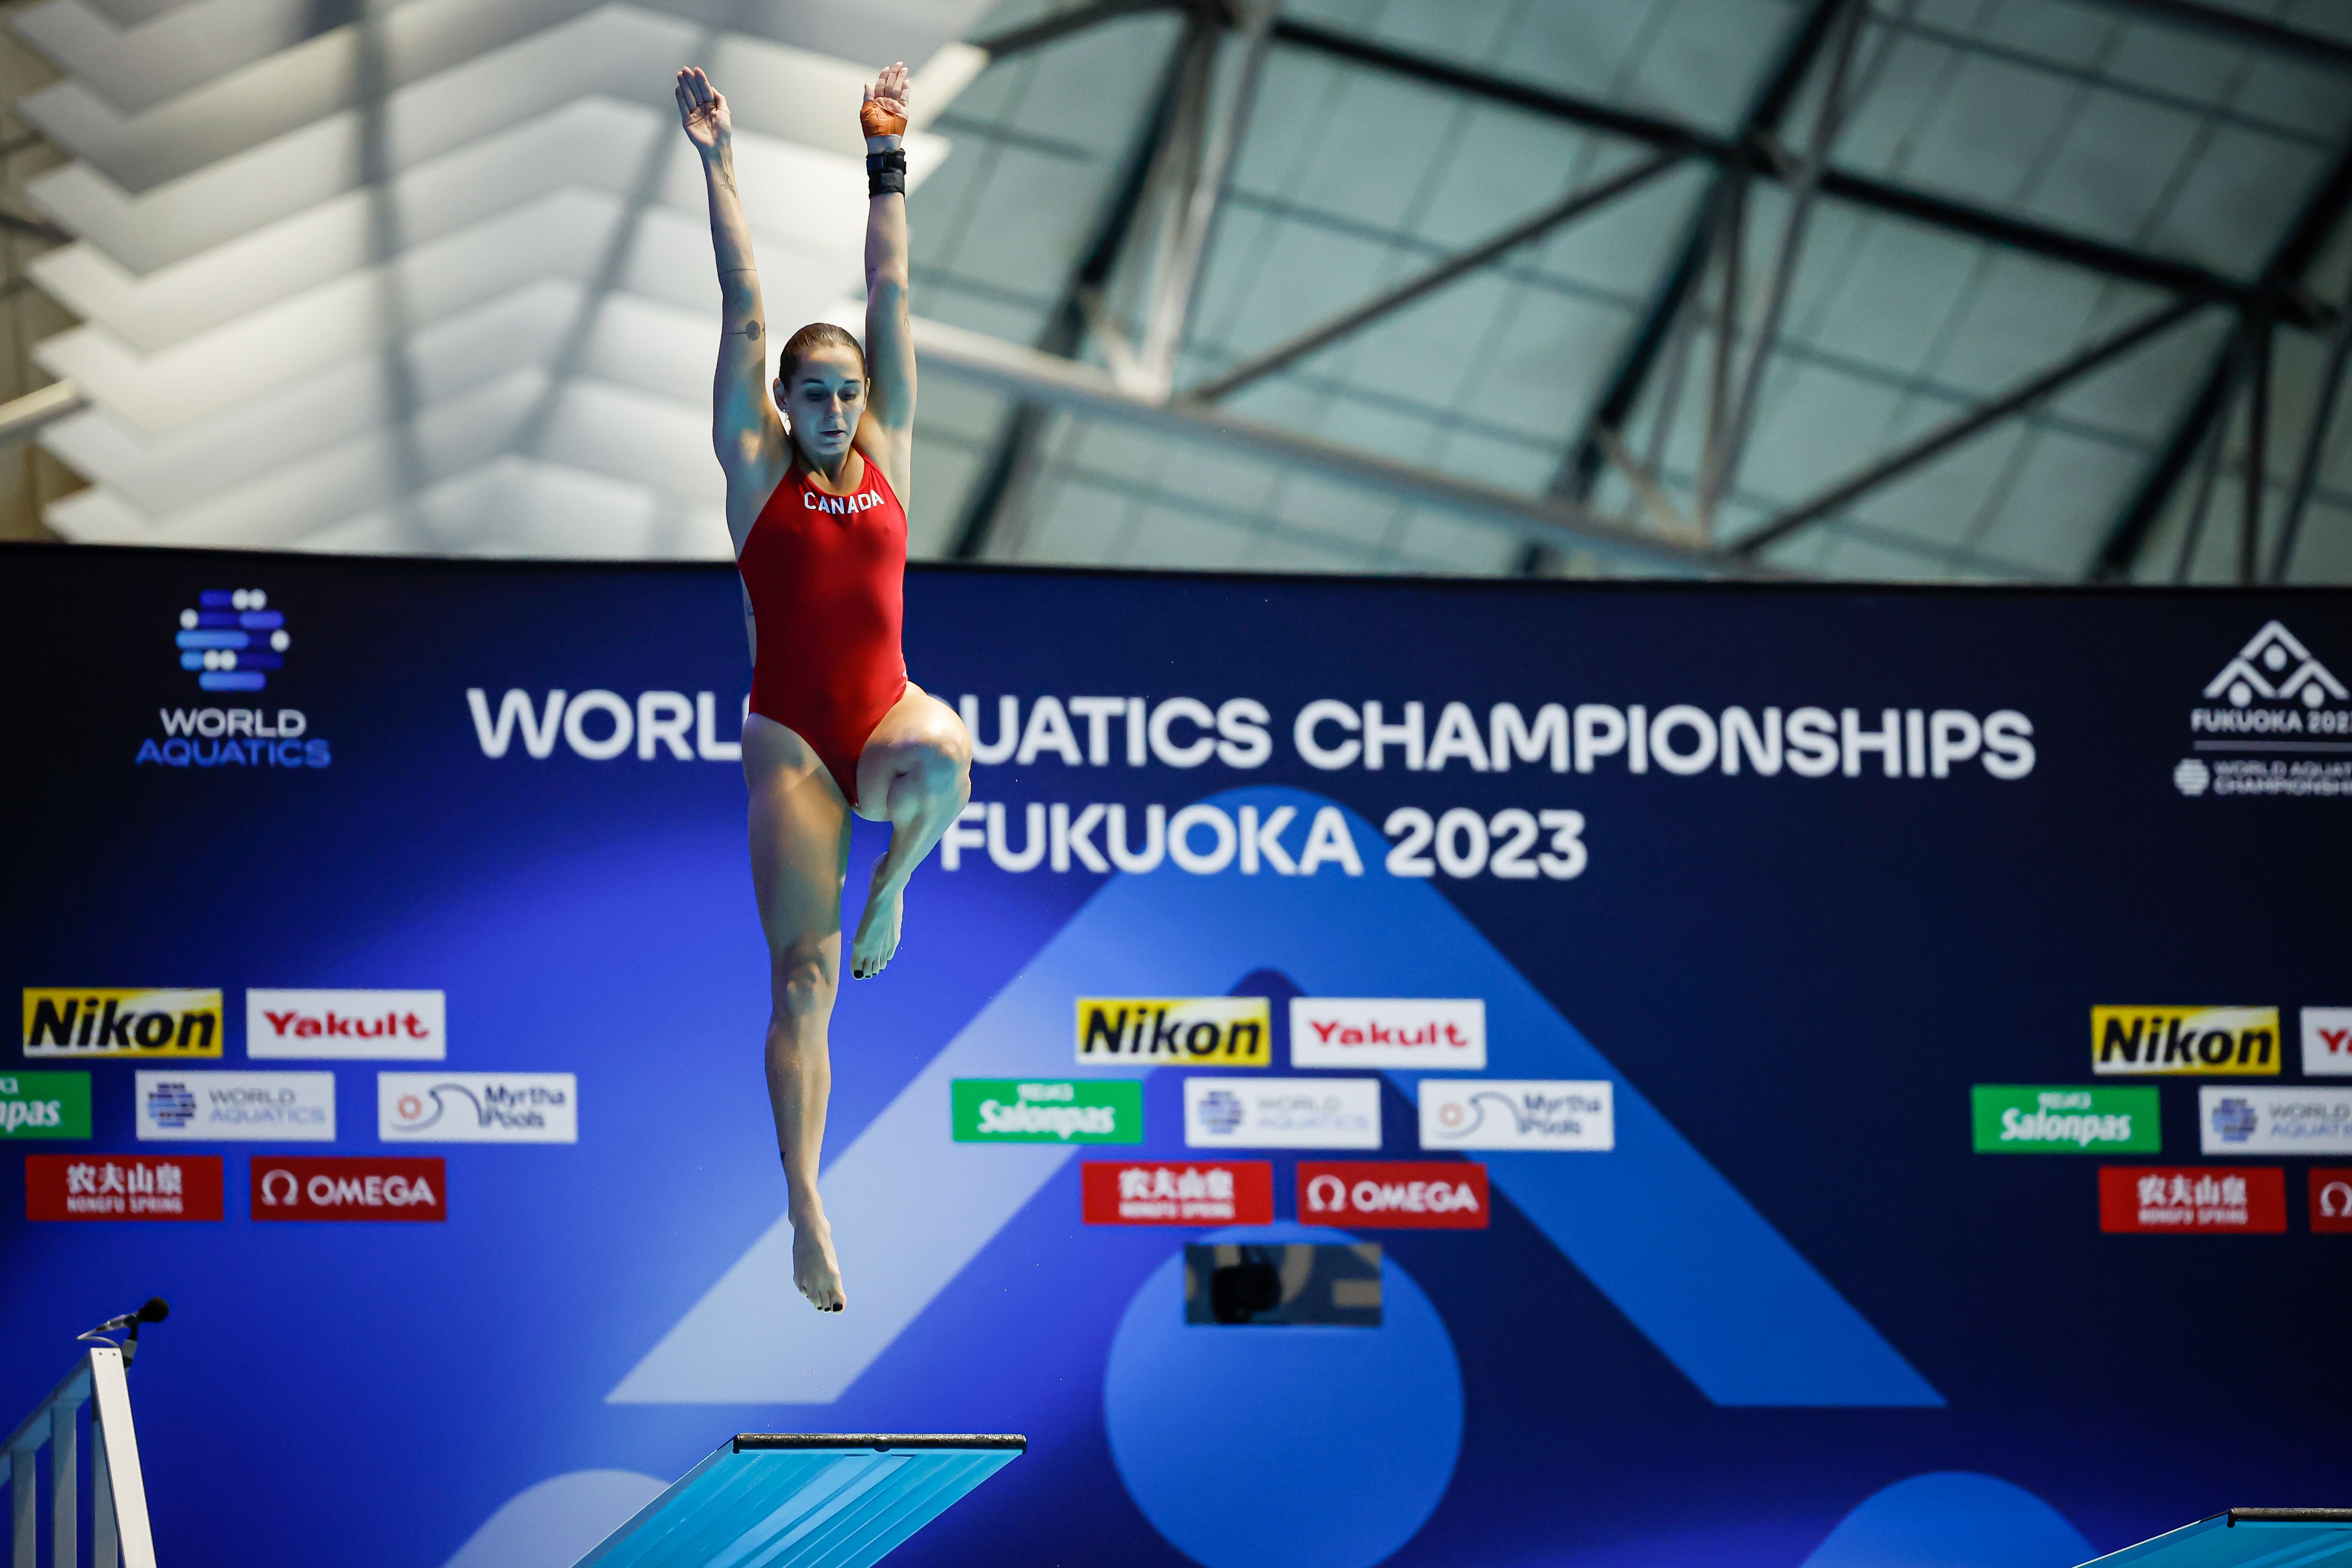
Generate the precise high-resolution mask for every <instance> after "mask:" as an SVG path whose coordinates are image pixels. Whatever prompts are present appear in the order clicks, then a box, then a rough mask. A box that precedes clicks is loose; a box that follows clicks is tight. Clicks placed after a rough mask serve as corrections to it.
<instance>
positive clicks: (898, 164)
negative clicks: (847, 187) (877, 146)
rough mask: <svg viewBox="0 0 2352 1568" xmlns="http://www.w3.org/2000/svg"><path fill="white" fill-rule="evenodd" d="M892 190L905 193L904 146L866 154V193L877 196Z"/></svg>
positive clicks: (905, 163)
mask: <svg viewBox="0 0 2352 1568" xmlns="http://www.w3.org/2000/svg"><path fill="white" fill-rule="evenodd" d="M892 191H896V192H898V195H902V196H903V195H906V194H907V150H906V149H905V148H904V147H893V148H891V149H890V150H889V151H888V152H887V153H866V195H869V196H879V195H888V194H889V193H890V192H892Z"/></svg>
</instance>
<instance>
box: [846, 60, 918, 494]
mask: <svg viewBox="0 0 2352 1568" xmlns="http://www.w3.org/2000/svg"><path fill="white" fill-rule="evenodd" d="M907 94H908V81H907V68H906V67H905V66H904V65H894V66H892V67H891V68H889V69H887V70H886V71H884V72H883V73H882V74H881V76H880V77H879V78H877V79H876V80H875V82H874V85H873V86H871V87H869V88H867V89H866V101H865V102H863V103H862V104H860V105H859V106H858V110H857V120H858V126H859V129H861V130H862V131H864V132H865V133H866V168H867V170H868V176H869V184H870V186H871V189H872V195H869V196H868V197H867V199H866V375H867V377H868V380H869V383H870V386H869V391H868V393H867V398H866V417H865V419H864V420H863V421H861V422H860V424H859V426H858V447H859V449H860V450H862V451H864V452H865V453H866V455H867V456H869V457H871V458H874V459H875V460H876V461H877V462H879V463H880V464H881V465H882V471H883V473H884V474H885V475H887V477H888V478H889V480H890V484H891V487H892V488H893V489H896V490H897V491H898V494H899V495H901V496H904V495H905V494H906V493H907V489H908V481H909V480H910V479H912V478H913V474H912V469H913V467H914V460H913V455H914V444H915V340H914V335H913V332H912V331H911V329H910V328H909V326H908V310H907V287H908V284H907V196H906V153H905V150H904V149H905V138H906V133H907ZM893 174H895V175H896V178H895V179H893V178H891V177H890V176H891V175H893ZM894 185H895V187H896V188H895V189H893V188H887V187H890V186H894Z"/></svg>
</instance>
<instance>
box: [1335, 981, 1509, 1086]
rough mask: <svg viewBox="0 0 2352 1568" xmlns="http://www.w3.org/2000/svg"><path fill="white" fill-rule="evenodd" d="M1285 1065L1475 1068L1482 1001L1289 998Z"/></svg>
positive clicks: (1482, 1029) (1482, 1046)
mask: <svg viewBox="0 0 2352 1568" xmlns="http://www.w3.org/2000/svg"><path fill="white" fill-rule="evenodd" d="M1290 1065H1291V1066H1292V1067H1295V1068H1422V1069H1423V1070H1426V1071H1431V1072H1475V1071H1476V1070H1478V1069H1479V1068H1484V1067H1485V1066H1486V1003H1485V1002H1484V1001H1481V1000H1480V999H1478V998H1476V997H1475V996H1474V997H1470V998H1467V999H1465V1000H1461V1001H1436V1002H1433V1001H1409V1000H1406V999H1404V998H1402V997H1394V996H1370V997H1344V996H1294V997H1292V998H1291V999H1290Z"/></svg>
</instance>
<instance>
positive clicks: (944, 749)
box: [907, 725, 971, 795]
mask: <svg viewBox="0 0 2352 1568" xmlns="http://www.w3.org/2000/svg"><path fill="white" fill-rule="evenodd" d="M911 750H912V752H913V755H912V756H911V757H909V758H908V766H907V773H908V776H909V777H911V778H912V779H914V781H915V782H916V783H917V784H919V785H921V786H922V788H923V791H924V793H925V794H927V795H947V794H950V793H952V792H953V791H954V790H955V789H956V788H957V786H958V785H959V784H961V783H962V781H963V779H964V777H965V775H966V774H967V773H970V772H971V736H969V735H966V734H965V733H963V731H962V727H961V726H960V725H959V726H958V727H957V730H956V731H955V733H953V734H951V735H937V736H927V737H925V738H924V739H923V740H922V741H921V742H918V743H917V744H916V745H915V746H914V747H913V748H911Z"/></svg>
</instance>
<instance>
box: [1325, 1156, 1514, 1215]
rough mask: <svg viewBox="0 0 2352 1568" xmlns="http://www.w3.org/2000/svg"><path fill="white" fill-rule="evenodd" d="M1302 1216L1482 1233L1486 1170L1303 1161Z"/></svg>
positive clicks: (1452, 1163)
mask: <svg viewBox="0 0 2352 1568" xmlns="http://www.w3.org/2000/svg"><path fill="white" fill-rule="evenodd" d="M1298 1217H1299V1219H1300V1220H1302V1221H1304V1222H1305V1223H1306V1224H1308V1225H1334V1226H1354V1227H1356V1228H1359V1229H1372V1228H1382V1227H1386V1228H1393V1229H1400V1230H1404V1229H1410V1230H1484V1229H1486V1166H1484V1165H1479V1164H1473V1163H1468V1162H1466V1161H1457V1160H1420V1161H1407V1160H1301V1161H1300V1162H1299V1163H1298Z"/></svg>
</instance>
